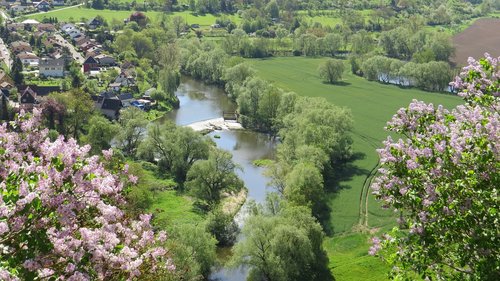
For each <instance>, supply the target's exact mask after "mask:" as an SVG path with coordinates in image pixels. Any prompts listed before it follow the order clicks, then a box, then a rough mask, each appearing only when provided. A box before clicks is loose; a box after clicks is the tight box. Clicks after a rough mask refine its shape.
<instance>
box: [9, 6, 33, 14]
mask: <svg viewBox="0 0 500 281" xmlns="http://www.w3.org/2000/svg"><path fill="white" fill-rule="evenodd" d="M31 9H32V7H30V6H25V5H12V6H10V9H9V11H13V12H14V13H22V12H25V11H29V10H31Z"/></svg>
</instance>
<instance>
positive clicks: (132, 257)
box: [0, 110, 175, 280]
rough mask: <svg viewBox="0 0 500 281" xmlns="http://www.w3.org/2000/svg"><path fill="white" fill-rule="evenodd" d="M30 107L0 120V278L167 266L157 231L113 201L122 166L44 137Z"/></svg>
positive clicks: (139, 271)
mask: <svg viewBox="0 0 500 281" xmlns="http://www.w3.org/2000/svg"><path fill="white" fill-rule="evenodd" d="M33 115H34V116H33V117H32V118H29V116H28V115H25V114H23V113H21V115H20V117H19V119H18V120H16V121H15V122H11V123H10V124H8V123H4V124H2V125H1V126H0V163H1V165H0V191H1V194H0V195H1V196H0V248H1V249H2V255H1V256H0V279H2V280H30V279H49V278H53V277H55V276H57V277H58V278H67V279H68V280H96V279H99V280H104V279H105V280H122V279H128V278H137V277H138V276H143V277H145V276H148V275H151V276H152V275H154V274H155V273H161V272H167V271H168V270H173V269H174V268H175V267H174V266H173V264H172V263H171V260H170V258H169V257H168V256H167V250H166V249H165V248H163V247H162V246H161V245H162V243H163V242H164V241H165V239H166V235H165V232H159V233H157V234H155V232H154V231H153V229H152V227H151V225H150V219H151V216H150V215H141V216H140V220H138V221H136V220H132V219H131V218H129V217H128V216H127V214H126V213H124V212H123V211H122V210H121V209H120V208H121V207H122V206H124V204H125V201H124V198H123V193H122V192H123V188H124V185H125V184H126V183H125V182H126V181H127V179H126V178H124V177H123V176H126V173H125V174H124V175H123V176H121V174H115V173H113V172H111V171H108V170H107V169H106V167H105V164H104V163H103V162H101V161H100V160H99V158H98V157H97V156H92V157H89V156H88V152H89V150H90V147H89V146H83V147H81V146H79V145H78V144H77V143H76V141H75V140H74V139H69V140H67V141H65V140H64V138H63V137H59V138H57V139H56V140H55V141H51V140H50V139H49V138H48V137H47V133H48V130H46V129H45V130H42V129H41V128H40V127H39V124H40V117H41V114H40V112H39V111H37V110H35V111H34V113H33ZM104 155H105V157H106V158H108V159H109V157H110V156H111V155H112V151H107V152H105V154H104ZM123 168H124V169H125V170H126V167H123ZM124 172H126V171H124ZM129 179H130V181H131V182H134V181H135V180H136V178H135V177H134V176H132V175H130V176H129Z"/></svg>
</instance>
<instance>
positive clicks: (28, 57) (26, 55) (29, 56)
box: [16, 52, 40, 66]
mask: <svg viewBox="0 0 500 281" xmlns="http://www.w3.org/2000/svg"><path fill="white" fill-rule="evenodd" d="M16 57H18V58H19V59H20V60H21V62H22V63H23V65H25V66H38V64H39V62H40V58H39V57H38V56H37V55H35V54H34V53H31V52H21V53H19V54H17V56H16Z"/></svg>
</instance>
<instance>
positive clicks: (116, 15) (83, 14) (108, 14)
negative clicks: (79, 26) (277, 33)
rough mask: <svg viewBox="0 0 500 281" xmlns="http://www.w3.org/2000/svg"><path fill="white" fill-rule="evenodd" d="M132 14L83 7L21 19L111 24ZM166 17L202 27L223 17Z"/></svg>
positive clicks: (157, 15)
mask: <svg viewBox="0 0 500 281" xmlns="http://www.w3.org/2000/svg"><path fill="white" fill-rule="evenodd" d="M132 13H133V11H115V10H95V9H88V8H83V7H74V8H70V9H64V10H53V11H49V12H46V13H37V14H33V15H31V16H30V15H27V16H23V17H21V18H20V19H21V20H24V19H26V18H30V19H36V20H39V21H41V20H43V19H44V18H49V17H56V18H58V20H59V21H60V22H68V21H73V22H74V21H81V20H82V19H85V20H88V19H91V18H93V17H96V16H102V17H103V18H104V19H106V21H108V23H110V22H111V21H112V20H113V19H115V20H119V21H123V20H124V19H126V18H129V17H130V14H132ZM144 14H146V16H147V17H148V18H149V19H150V20H151V21H153V22H157V21H160V20H161V19H162V17H163V15H164V13H162V12H157V11H147V12H144ZM166 15H167V16H169V17H173V16H181V17H182V18H184V20H185V21H186V23H188V24H189V25H191V24H199V25H200V27H210V25H212V24H214V23H215V21H216V20H217V18H220V17H221V16H215V15H212V14H205V15H195V14H193V13H192V12H190V11H184V12H175V13H168V14H166ZM225 17H227V18H229V19H230V20H231V21H233V22H235V23H236V24H239V23H240V22H241V18H240V17H238V16H236V15H225Z"/></svg>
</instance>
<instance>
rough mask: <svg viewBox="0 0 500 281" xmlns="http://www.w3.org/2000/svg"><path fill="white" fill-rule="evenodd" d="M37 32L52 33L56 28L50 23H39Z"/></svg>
mask: <svg viewBox="0 0 500 281" xmlns="http://www.w3.org/2000/svg"><path fill="white" fill-rule="evenodd" d="M37 29H38V31H45V32H54V31H56V27H55V26H54V25H53V24H51V23H41V24H39V25H38V26H37Z"/></svg>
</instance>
